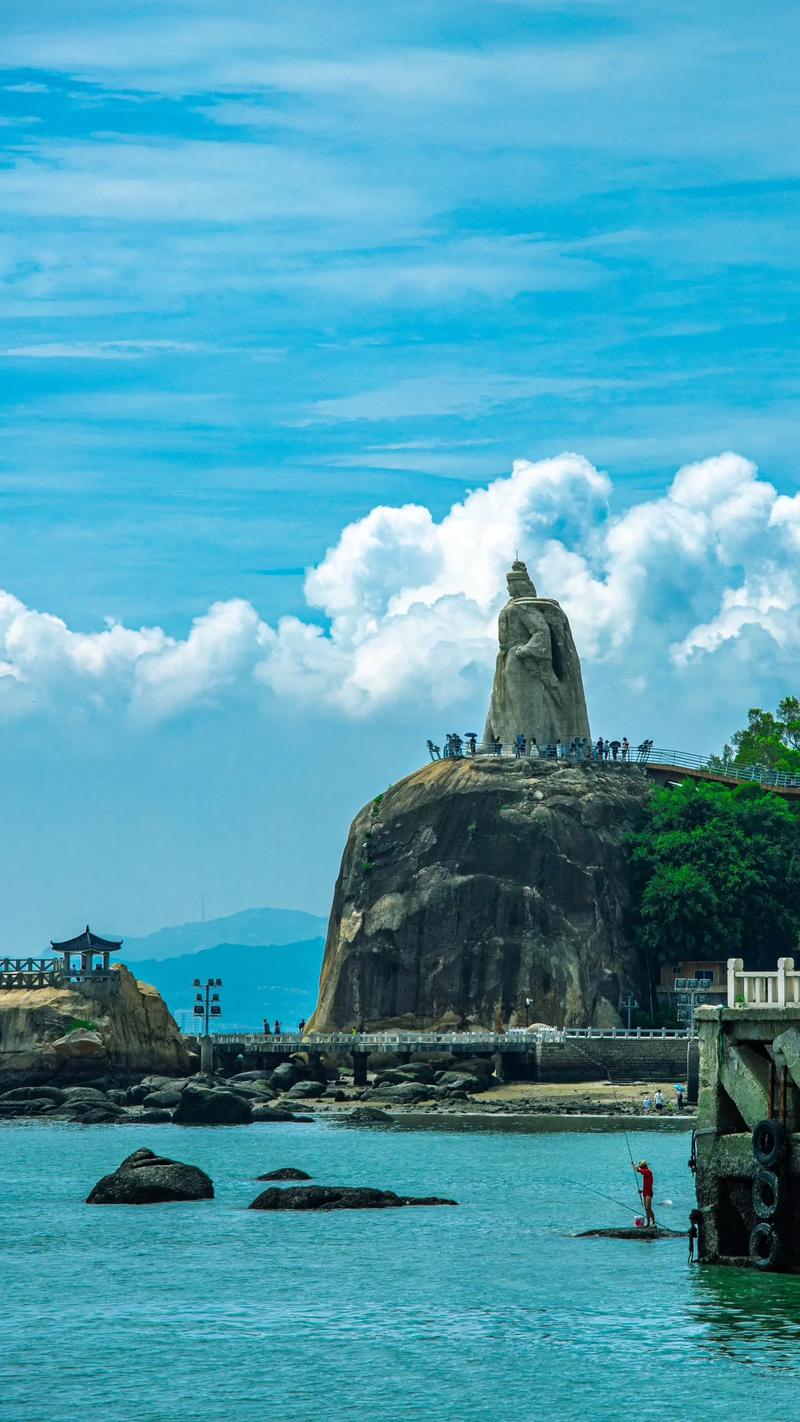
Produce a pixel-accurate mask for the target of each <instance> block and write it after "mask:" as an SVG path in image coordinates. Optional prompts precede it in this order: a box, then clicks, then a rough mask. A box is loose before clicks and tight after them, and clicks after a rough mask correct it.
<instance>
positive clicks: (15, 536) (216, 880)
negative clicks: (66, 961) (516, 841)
mask: <svg viewBox="0 0 800 1422" xmlns="http://www.w3.org/2000/svg"><path fill="white" fill-rule="evenodd" d="M3 29H4V41H3V64H4V70H3V72H2V74H0V86H2V87H0V142H2V146H3V158H2V163H1V164H0V213H2V224H1V225H0V290H1V291H2V305H0V315H2V327H1V328H0V370H1V371H2V381H1V382H0V391H2V402H3V421H4V438H3V441H2V446H1V447H0V462H1V463H0V492H1V494H2V504H0V509H2V520H1V521H0V554H1V555H2V573H1V575H0V586H2V587H3V588H5V589H6V590H7V594H8V595H9V596H8V598H7V599H6V603H5V605H4V606H0V636H1V637H2V639H4V642H5V650H4V649H3V645H2V643H0V663H2V664H3V666H5V667H6V669H7V674H6V676H5V677H2V678H0V692H2V693H3V694H2V695H0V717H2V722H0V724H2V727H3V734H2V750H1V751H0V756H1V757H2V774H3V781H4V786H5V796H4V799H5V806H6V815H5V816H4V817H3V823H2V825H0V837H2V850H3V853H4V858H5V863H6V871H7V881H8V883H10V884H11V885H12V891H11V893H10V894H7V896H6V904H5V910H6V911H5V914H4V946H6V947H8V948H13V947H14V946H19V947H20V948H25V949H28V948H33V947H35V946H37V944H38V943H39V942H40V941H42V940H43V939H46V938H48V937H50V936H53V937H63V936H65V935H66V934H67V933H68V932H71V931H73V928H74V926H75V924H78V925H80V923H82V922H85V919H86V916H87V915H88V916H90V917H92V918H93V919H94V920H95V921H96V922H97V924H98V926H99V927H101V928H103V927H104V928H106V929H112V928H113V929H118V930H120V931H125V930H128V931H130V932H132V933H133V932H137V933H141V932H145V931H148V930H149V929H152V928H156V927H158V926H159V925H160V924H161V923H163V922H167V921H176V920H178V921H179V920H181V919H185V918H189V917H192V916H193V914H194V911H195V909H196V906H197V902H198V895H199V893H200V891H201V890H202V891H204V892H205V894H206V903H207V906H208V911H209V913H210V914H223V913H229V912H233V911H235V910H236V909H238V908H242V907H245V906H248V905H251V904H259V903H273V904H279V905H292V906H297V907H301V908H307V909H310V910H312V911H322V912H324V911H325V910H326V909H327V906H328V903H329V899H330V893H331V889H332V882H333V878H334V876H335V872H336V868H337V864H338V857H339V853H340V850H341V845H342V840H343V835H344V833H345V831H346V826H347V823H348V822H349V819H350V817H351V816H352V814H353V813H354V812H355V810H356V809H357V808H358V807H359V805H360V804H361V803H362V802H363V800H364V799H366V798H367V797H368V796H369V795H370V794H372V793H374V792H375V790H376V789H380V788H384V786H385V784H387V783H388V782H390V781H391V780H392V779H394V778H396V777H397V776H399V775H400V774H403V773H406V772H407V771H408V770H410V769H412V768H413V766H414V765H415V764H416V763H417V761H418V759H419V749H420V747H421V746H424V740H425V737H426V736H427V735H428V734H429V733H431V732H433V731H435V732H436V733H437V737H438V736H441V735H442V734H443V733H444V731H445V730H446V729H449V728H450V723H451V722H452V724H453V725H454V726H456V727H458V726H461V727H462V729H464V728H466V722H467V721H470V722H472V723H474V724H476V725H477V726H478V728H480V722H481V720H482V716H483V712H484V704H485V701H486V698H487V696H488V689H489V683H490V680H491V657H492V649H491V623H492V619H493V618H494V615H495V613H496V610H497V606H498V599H499V594H500V591H501V587H502V569H503V563H504V561H505V560H506V558H507V556H509V555H513V552H514V546H512V545H514V543H515V541H516V540H519V541H520V544H521V548H520V551H521V552H522V553H523V555H524V556H527V557H528V559H529V562H530V564H531V567H532V570H533V571H534V575H535V576H536V577H537V579H538V580H539V582H540V585H541V590H542V591H544V592H547V593H549V594H550V595H553V596H556V597H561V599H562V601H563V602H564V605H565V606H566V607H567V608H568V610H569V612H570V615H571V617H572V620H573V624H574V626H575V630H576V636H577V637H578V641H579V647H580V650H581V652H582V654H583V658H584V667H585V672H586V680H587V686H588V690H589V696H590V711H591V712H592V719H593V726H594V729H595V730H597V731H601V730H605V732H606V733H607V732H608V731H611V732H612V733H613V732H617V733H621V732H624V731H627V733H628V734H629V735H631V736H632V737H638V736H640V735H644V734H655V735H656V738H657V740H659V741H662V742H667V743H669V744H672V743H674V742H675V741H676V740H680V742H681V744H682V745H685V746H686V747H687V748H698V749H701V750H705V749H707V748H709V747H714V746H716V745H718V744H719V743H720V741H721V740H722V739H723V738H724V736H725V735H726V734H728V733H729V732H730V730H731V729H732V728H733V727H734V726H735V725H736V724H738V722H739V721H740V720H741V710H742V709H744V708H746V706H747V705H749V704H751V703H752V702H769V701H771V700H774V699H776V698H777V696H778V695H780V694H782V693H783V692H784V691H786V690H790V689H794V690H796V689H797V688H796V685H795V684H793V683H792V684H791V685H790V682H791V677H792V675H793V674H794V670H793V669H794V668H795V667H796V665H797V651H798V647H797V642H796V633H795V631H794V628H795V626H796V623H797V613H798V608H797V593H796V590H795V587H794V584H795V581H796V578H795V573H794V570H795V568H796V557H797V553H798V551H800V532H799V530H800V505H798V504H797V503H796V502H795V495H796V493H797V489H798V480H797V465H796V452H795V451H796V443H797V441H796V429H797V404H798V381H797V374H796V370H797V358H796V349H797V288H798V255H797V241H796V212H797V180H798V172H797V170H798V163H799V162H800V159H798V154H800V143H798V137H799V135H798V132H797V130H798V105H797V99H796V76H795V75H794V73H793V67H794V63H793V62H794V57H795V55H796V53H797V40H798V34H797V30H798V18H797V12H796V11H795V10H794V9H793V8H792V7H779V6H770V7H768V8H767V9H766V10H765V8H764V7H763V6H757V5H755V4H739V5H736V6H733V7H731V6H730V5H725V6H723V5H722V4H717V3H711V4H708V5H705V6H703V7H700V8H698V7H697V6H696V5H689V4H681V3H677V4H673V5H669V6H664V5H656V4H650V3H647V0H643V3H640V4H637V5H635V6H634V5H631V4H621V3H620V4H609V3H604V0H587V3H580V0H572V3H570V4H563V3H562V4H555V3H553V4H544V3H538V0H527V3H526V2H525V0H519V2H517V0H467V3H459V4H455V3H449V0H425V3H415V0H409V3H406V4H405V5H403V6H396V7H386V6H377V5H375V4H369V5H367V4H365V3H361V4H357V3H350V0H339V3H337V4H336V5H331V4H330V3H327V4H325V3H319V4H318V3H308V0H293V3H292V4H291V5H275V4H269V3H267V4H259V5H256V4H254V3H252V0H250V3H247V4H242V3H236V0H233V3H228V4H226V6H225V7H221V6H219V5H218V4H215V5H211V4H207V3H205V0H177V2H176V3H172V4H170V5H169V6H164V5H163V4H160V3H149V0H130V3H126V4H124V5H123V4H121V3H105V4H102V5H100V4H91V3H86V0H75V3H73V4H71V5H70V6H68V7H67V6H64V5H63V4H62V3H60V0H58V3H56V0H49V3H48V0H39V3H37V5H36V6H35V7H32V6H30V5H29V4H27V3H26V4H23V3H20V0H7V4H6V6H5V7H4V22H3ZM564 450H574V451H576V452H577V453H578V454H579V455H581V456H582V457H583V458H584V460H585V461H588V465H587V466H583V465H581V466H575V467H573V466H572V465H569V464H568V463H561V464H557V465H554V466H546V467H547V470H548V471H549V472H547V473H546V474H545V473H542V472H541V469H540V466H541V468H544V467H545V466H543V465H542V464H541V462H542V461H547V460H551V459H554V458H555V457H557V456H559V455H560V454H561V452H562V451H564ZM726 451H734V452H735V454H736V455H737V456H739V462H738V463H737V462H735V461H734V462H730V461H729V462H728V463H719V462H716V463H713V462H712V463H711V464H702V467H701V472H700V473H695V474H694V475H692V476H690V477H689V478H688V482H687V478H684V479H683V482H682V483H681V484H679V485H678V487H677V491H676V489H675V486H674V485H673V480H674V478H675V474H676V471H677V470H679V469H680V468H681V467H682V466H685V465H687V464H694V463H697V462H702V461H709V460H710V461H714V460H715V459H716V457H717V456H720V455H722V454H724V453H725V452H726ZM514 460H518V461H529V462H530V466H531V467H533V468H534V469H540V472H539V473H534V474H532V475H531V474H530V473H529V472H526V470H525V469H524V468H523V469H521V470H520V472H519V473H518V474H517V475H515V476H514V477H513V478H512V477H511V469H512V463H513V461H514ZM744 461H751V462H752V463H751V464H746V463H745V462H744ZM752 465H755V466H757V467H758V473H755V471H754V469H753V467H752ZM587 468H589V469H594V470H601V471H604V476H608V478H607V480H606V482H603V480H602V479H599V476H598V478H597V479H596V478H595V475H594V474H590V473H587ZM598 479H599V482H598ZM496 481H501V482H500V483H499V484H497V483H496ZM490 485H492V486H493V487H494V489H495V493H494V495H493V496H492V497H491V498H484V497H483V495H481V494H480V491H481V490H482V489H485V488H486V487H487V486H490ZM689 485H691V488H690V489H689V492H688V493H687V488H688V487H689ZM670 489H671V490H672V493H671V494H670V495H669V496H668V491H669V490H670ZM471 495H475V497H473V498H472V499H470V496H471ZM665 500H666V501H665ZM543 501H544V503H543ZM407 505H413V506H415V507H416V508H417V509H418V510H428V511H429V514H430V518H429V519H428V522H426V521H425V518H423V517H422V516H421V515H420V514H419V513H417V514H407V513H403V514H402V515H398V516H395V515H392V516H390V517H387V518H381V517H380V516H377V517H376V516H375V515H374V514H373V513H372V511H373V510H375V509H376V508H378V507H380V506H387V507H389V508H391V509H402V508H403V507H404V506H407ZM544 506H546V507H544ZM543 508H544V511H543ZM576 509H579V510H580V514H581V516H580V519H578V518H577V514H575V511H576ZM451 510H453V511H454V512H453V513H452V514H451V513H450V511H451ZM635 510H639V513H638V514H637V515H636V516H635V517H634V515H633V513H632V511H635ZM573 514H575V518H573V517H572V516H573ZM465 528H466V529H468V530H469V531H468V532H467V533H465V532H464V530H465ZM667 531H669V536H667ZM328 550H333V551H332V552H330V553H329V552H328ZM337 550H338V551H337ZM326 555H327V556H326ZM309 569H316V570H317V572H316V573H313V572H312V575H311V582H310V584H306V583H305V576H306V571H307V570H309ZM543 579H544V582H543V581H542V580H543ZM495 587H496V593H494V592H492V591H491V590H492V588H495ZM215 607H216V608H218V609H221V610H220V611H218V612H215V613H214V614H213V615H209V611H208V610H209V609H211V608H215ZM420 607H421V608H422V609H423V612H419V611H418V609H419V608H420ZM415 609H417V610H416V611H415ZM36 614H40V615H39V616H37V615H36ZM287 618H288V619H294V621H289V622H285V621H283V622H282V621H281V619H287ZM53 619H58V621H55V622H54V621H53ZM104 619H112V620H113V622H114V625H115V628H116V630H114V631H112V632H110V633H108V635H107V636H106V638H105V640H103V631H104V628H107V626H108V624H107V623H105V622H104ZM196 619H201V622H200V623H199V625H196V631H195V633H194V634H193V638H192V639H190V640H189V641H188V642H187V638H189V634H190V631H191V629H192V626H193V624H195V620H196ZM141 628H145V629H150V630H149V631H147V632H145V633H140V630H139V629H141ZM314 629H318V630H317V631H316V632H315V630H314ZM98 634H99V640H98ZM82 639H83V640H82ZM426 644H429V645H430V646H431V647H433V649H434V651H433V654H432V655H431V656H428V657H426V656H424V655H423V653H422V651H421V648H423V647H424V646H425V645H426ZM0 669H2V668H1V667H0ZM5 693H7V694H5ZM612 722H613V723H614V724H612ZM462 723H464V724H463V725H462Z"/></svg>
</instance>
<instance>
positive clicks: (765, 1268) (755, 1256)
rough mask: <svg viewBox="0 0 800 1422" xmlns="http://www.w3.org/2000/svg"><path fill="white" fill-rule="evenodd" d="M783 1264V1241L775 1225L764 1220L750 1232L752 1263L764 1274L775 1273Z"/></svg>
mask: <svg viewBox="0 0 800 1422" xmlns="http://www.w3.org/2000/svg"><path fill="white" fill-rule="evenodd" d="M782 1262H783V1240H782V1239H781V1236H780V1235H779V1234H778V1231H777V1230H776V1228H775V1226H774V1225H773V1224H769V1223H768V1222H767V1221H766V1220H762V1221H761V1223H760V1224H757V1225H754V1226H753V1228H752V1230H751V1231H750V1263H751V1264H752V1266H753V1268H754V1269H760V1270H761V1271H762V1273H774V1272H775V1271H776V1270H779V1269H780V1268H781V1267H782Z"/></svg>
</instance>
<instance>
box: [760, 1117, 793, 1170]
mask: <svg viewBox="0 0 800 1422" xmlns="http://www.w3.org/2000/svg"><path fill="white" fill-rule="evenodd" d="M786 1145H787V1140H786V1132H785V1130H784V1129H783V1126H782V1125H781V1123H780V1121H759V1123H758V1125H757V1126H756V1128H755V1130H754V1131H753V1155H754V1156H755V1159H756V1164H758V1165H764V1166H766V1168H767V1170H774V1168H775V1166H776V1165H780V1163H781V1161H782V1160H783V1157H784V1156H785V1154H786Z"/></svg>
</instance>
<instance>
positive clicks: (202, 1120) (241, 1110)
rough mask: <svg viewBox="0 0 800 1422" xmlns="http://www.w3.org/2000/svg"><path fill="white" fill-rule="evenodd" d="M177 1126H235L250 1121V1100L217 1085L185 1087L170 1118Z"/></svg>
mask: <svg viewBox="0 0 800 1422" xmlns="http://www.w3.org/2000/svg"><path fill="white" fill-rule="evenodd" d="M172 1119H173V1121H175V1122H176V1123H177V1124H178V1125H179V1126H238V1125H243V1124H244V1123H245V1122H247V1121H251V1120H252V1110H251V1107H250V1102H249V1101H246V1100H245V1099H244V1097H243V1096H239V1095H237V1094H236V1093H235V1092H233V1091H225V1090H224V1089H223V1088H221V1087H208V1086H194V1085H192V1086H187V1087H186V1089H185V1090H184V1091H182V1092H181V1099H180V1104H179V1106H178V1107H177V1109H176V1111H175V1113H174V1115H173V1117H172Z"/></svg>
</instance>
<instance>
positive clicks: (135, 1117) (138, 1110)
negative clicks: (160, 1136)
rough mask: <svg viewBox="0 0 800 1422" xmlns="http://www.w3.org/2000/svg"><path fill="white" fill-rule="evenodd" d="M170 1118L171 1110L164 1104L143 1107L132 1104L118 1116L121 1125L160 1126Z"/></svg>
mask: <svg viewBox="0 0 800 1422" xmlns="http://www.w3.org/2000/svg"><path fill="white" fill-rule="evenodd" d="M171 1120H172V1112H171V1111H168V1110H167V1108H166V1106H158V1107H153V1108H150V1107H147V1108H146V1107H144V1106H141V1107H139V1106H134V1107H132V1108H131V1109H130V1110H128V1111H126V1112H125V1115H124V1116H120V1117H119V1121H120V1124H121V1125H123V1126H161V1125H164V1123H165V1122H166V1121H171Z"/></svg>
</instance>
